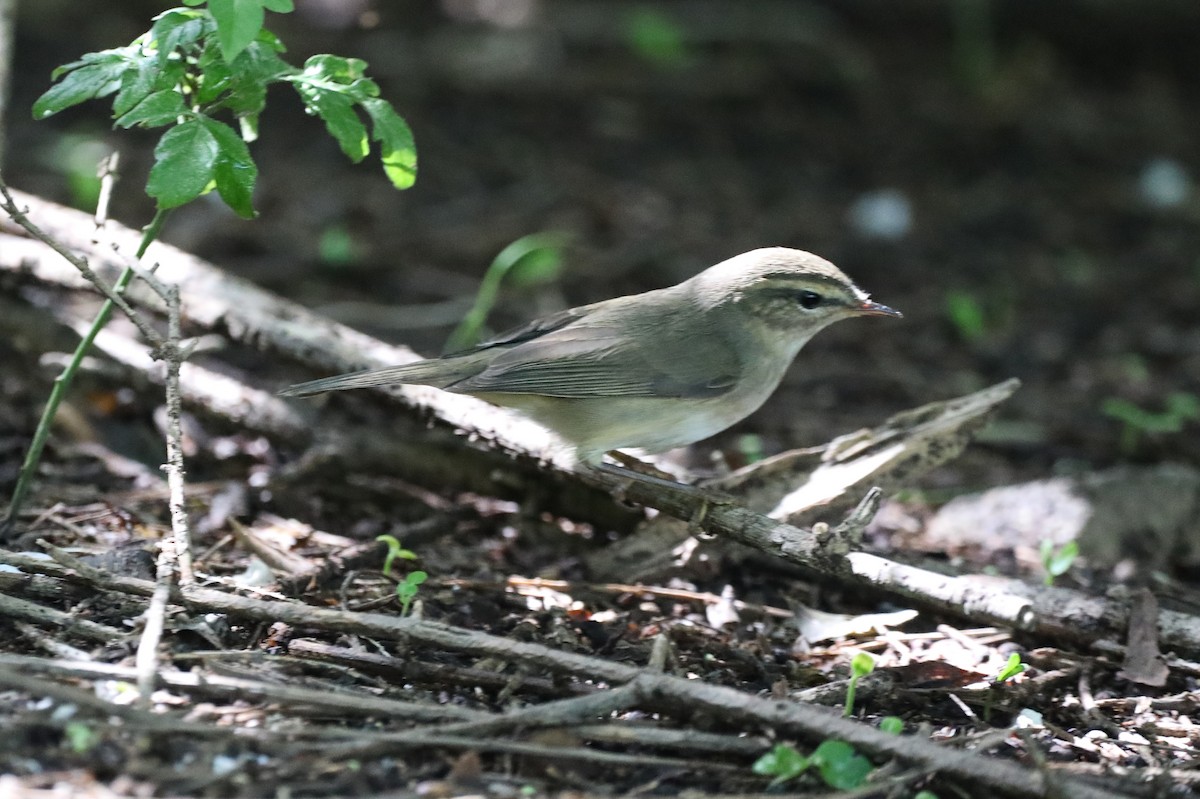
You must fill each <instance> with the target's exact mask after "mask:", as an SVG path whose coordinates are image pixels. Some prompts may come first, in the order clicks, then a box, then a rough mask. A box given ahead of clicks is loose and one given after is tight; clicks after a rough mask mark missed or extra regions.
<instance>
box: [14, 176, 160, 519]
mask: <svg viewBox="0 0 1200 799" xmlns="http://www.w3.org/2000/svg"><path fill="white" fill-rule="evenodd" d="M0 193H2V194H3V197H4V203H3V207H4V209H5V210H7V211H8V212H9V213H10V215H11V214H12V211H16V212H17V214H18V215H17V216H13V220H14V221H16V222H17V223H18V224H21V223H20V218H23V217H24V216H25V214H24V213H22V212H21V211H20V209H18V208H17V206H16V202H15V201H14V200H13V197H12V195H11V194H10V193H9V191H8V186H7V184H5V183H4V179H3V176H2V175H0ZM169 214H170V211H168V210H164V209H162V208H159V209H158V210H157V211H156V212H155V214H154V218H153V219H152V220H151V221H150V224H149V225H147V226H146V228H145V230H143V231H142V238H141V242H140V243H139V245H138V249H137V256H136V257H137V258H141V257H142V256H143V255H145V254H146V248H147V247H149V246H150V242H152V241H154V240H155V239H156V238H158V234H159V232H160V231H161V230H162V226H163V224H164V223H165V222H166V221H167V216H168V215H169ZM26 221H28V220H26ZM30 234H31V235H33V234H32V231H30ZM43 243H44V244H45V245H46V246H48V247H50V248H51V249H52V250H54V251H55V252H56V253H58V254H60V255H62V256H63V257H64V258H65V259H66V260H67V261H69V262H70V263H71V264H72V265H73V266H76V267H78V264H76V263H75V261H73V260H72V258H73V257H74V255H73V254H71V253H69V251H66V250H65V248H63V247H61V245H58V246H56V244H57V243H56V242H51V241H43ZM133 274H134V273H133V270H132V269H130V268H128V267H126V268H125V269H124V270H123V271H122V272H121V274H120V276H119V277H118V278H117V281H116V283H114V284H113V285H112V296H109V297H108V299H106V300H105V301H104V304H103V305H102V306H100V310H99V312H97V314H96V318H95V319H94V320H93V321H92V325H91V327H90V328H89V329H88V332H87V333H86V334H84V336H83V338H82V339H80V341H79V344H78V345H77V346H76V347H75V352H74V353H72V355H71V360H70V361H69V362H68V363H67V365H66V367H64V368H63V370H62V372H60V373H59V375H58V376H57V377H56V378H54V387H53V388H52V389H51V391H50V397H49V398H48V399H47V400H46V407H45V408H44V409H43V410H42V416H41V418H40V419H38V426H37V429H36V430H35V431H34V434H33V440H32V441H31V442H30V444H29V451H28V452H26V453H25V460H24V462H23V463H22V464H21V471H20V473H19V474H18V476H17V486H16V488H15V489H13V495H12V500H11V502H10V503H9V506H8V514H7V516H6V517H5V519H4V522H3V523H2V524H0V538H3V536H4V534H5V533H6V532H7V531H8V530H9V529H10V528H11V527H12V526H13V525H14V524H15V523H16V520H17V518H18V517H19V515H20V513H21V505H22V503H23V502H24V501H25V495H26V494H27V493H28V492H29V487H30V485H31V484H32V482H33V475H34V474H35V473H36V471H37V465H38V463H39V462H40V461H41V459H42V450H43V449H45V447H46V441H47V440H48V439H49V438H50V427H51V425H52V424H53V422H54V417H55V416H56V415H57V414H58V407H59V405H61V404H62V401H63V399H64V398H65V397H66V394H67V389H68V388H70V386H71V382H72V381H73V380H74V379H75V374H76V373H77V372H78V371H79V366H80V364H82V363H83V359H84V356H86V355H87V354H88V353H89V352H90V351H91V349H92V343H93V342H94V341H95V340H96V336H97V335H99V334H100V331H101V330H102V329H103V328H104V326H105V325H106V324H108V320H109V318H110V317H111V316H112V312H113V308H115V307H116V306H117V303H116V301H115V300H114V297H117V298H119V297H120V294H121V293H122V292H123V291H125V289H126V287H128V285H129V281H131V280H133ZM99 285H103V284H102V283H101V284H99ZM131 318H133V317H131ZM149 340H151V341H153V340H155V339H153V338H151V339H149Z"/></svg>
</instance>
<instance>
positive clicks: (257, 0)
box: [208, 0, 264, 61]
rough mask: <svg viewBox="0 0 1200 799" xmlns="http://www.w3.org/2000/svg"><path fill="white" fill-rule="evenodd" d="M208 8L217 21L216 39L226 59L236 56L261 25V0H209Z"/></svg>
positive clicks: (262, 16) (251, 39) (252, 39)
mask: <svg viewBox="0 0 1200 799" xmlns="http://www.w3.org/2000/svg"><path fill="white" fill-rule="evenodd" d="M208 10H209V13H210V14H212V16H213V19H214V20H215V21H216V23H217V41H218V42H220V44H221V52H222V53H223V54H224V56H225V60H226V61H232V60H233V59H235V58H237V56H238V53H240V52H242V51H243V50H245V49H246V47H248V46H249V45H250V42H252V41H254V39H255V37H256V36H258V32H259V30H261V29H262V26H263V18H264V14H263V4H262V0H209V2H208Z"/></svg>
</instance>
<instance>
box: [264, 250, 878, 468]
mask: <svg viewBox="0 0 1200 799" xmlns="http://www.w3.org/2000/svg"><path fill="white" fill-rule="evenodd" d="M864 315H874V316H900V314H899V312H897V311H894V310H892V309H891V308H888V307H887V306H885V305H880V304H879V303H876V302H873V301H872V300H871V299H870V298H869V297H868V295H867V294H866V293H865V292H863V291H862V290H861V289H859V288H858V287H857V286H855V285H854V283H852V282H851V281H850V279H849V278H848V277H846V276H845V275H844V274H842V272H841V271H840V270H839V269H838V268H837V267H835V266H834V265H833V264H831V263H829V262H828V261H826V260H824V259H822V258H819V257H817V256H816V255H813V254H812V253H808V252H804V251H802V250H792V249H787V248H783V247H770V248H765V249H760V250H752V251H750V252H747V253H743V254H741V255H738V256H735V257H733V258H730V259H729V260H726V261H722V262H721V263H719V264H717V265H716V266H712V267H709V268H708V269H706V270H704V271H703V272H701V273H699V274H698V275H696V276H694V277H692V278H690V279H688V280H685V281H684V282H682V283H680V284H678V285H675V286H670V287H669V288H663V289H656V290H654V291H647V292H645V293H643V294H634V295H630V296H627V297H617V298H615V299H611V300H605V301H603V302H597V303H593V304H592V305H584V306H582V307H579V308H571V309H569V310H566V311H561V312H559V313H557V314H553V315H551V316H547V317H544V318H541V319H538V320H536V321H533V322H531V323H529V324H527V325H525V326H524V327H520V328H517V329H515V330H511V331H509V332H507V333H505V334H503V335H500V336H497V337H495V338H492V339H490V340H488V341H484V342H483V343H481V344H479V345H478V346H476V347H473V348H472V349H470V350H466V351H465V352H459V353H454V354H451V355H447V356H444V357H441V358H431V359H429V360H424V361H417V362H415V363H410V364H405V365H403V366H391V367H387V368H384V369H374V370H370V371H366V372H356V373H351V374H345V375H338V376H336V377H327V378H323V379H321V380H313V381H311V382H308V383H300V384H298V385H294V386H291V387H289V388H286V389H284V390H283V391H282V392H280V393H282V394H284V395H289V396H305V395H309V394H319V393H322V392H326V391H340V390H343V389H348V388H365V387H368V386H380V385H391V384H402V383H408V384H417V385H426V386H434V387H436V388H440V389H442V390H444V391H452V392H454V393H458V394H471V395H473V396H476V397H480V398H481V399H484V400H487V401H488V402H492V403H495V404H497V405H503V406H506V407H510V408H515V409H516V410H518V411H521V412H523V413H525V414H526V415H528V416H530V417H531V418H533V419H534V420H535V421H537V422H540V423H541V424H543V425H545V426H546V427H549V428H550V429H551V430H553V431H555V432H556V433H557V434H558V435H559V436H560V437H562V438H563V439H565V440H566V441H567V442H569V443H570V444H571V445H572V446H573V447H574V449H575V454H576V456H577V458H578V459H579V460H580V461H582V462H584V463H589V464H597V463H599V462H600V459H601V457H602V456H603V455H604V453H605V452H608V451H610V450H613V449H623V448H627V447H635V448H640V449H644V450H647V451H650V452H662V451H665V450H668V449H672V448H674V447H680V446H684V445H686V444H690V443H692V442H695V441H699V440H700V439H702V438H707V437H708V436H710V435H713V434H714V433H718V432H720V431H721V430H724V429H725V428H727V427H729V426H730V425H732V424H734V423H735V422H738V421H740V420H741V419H743V418H745V417H746V416H748V415H749V414H751V413H753V412H754V411H755V410H756V409H757V408H758V407H759V406H760V405H762V404H763V402H764V401H766V399H767V397H769V396H770V395H771V393H772V392H773V391H774V390H775V388H776V386H778V385H779V381H780V380H781V379H782V378H783V375H784V372H786V371H787V368H788V366H789V365H790V364H791V362H792V360H793V359H794V358H795V357H796V354H797V353H798V352H799V351H800V348H801V347H803V346H804V344H805V343H807V342H808V340H809V339H810V338H812V336H813V335H814V334H816V333H817V332H818V331H820V330H821V329H822V328H824V327H826V326H827V325H830V324H832V323H833V322H836V321H838V320H839V319H846V318H848V317H851V316H864Z"/></svg>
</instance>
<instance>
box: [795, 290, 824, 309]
mask: <svg viewBox="0 0 1200 799" xmlns="http://www.w3.org/2000/svg"><path fill="white" fill-rule="evenodd" d="M796 302H798V303H800V307H801V308H807V309H808V310H810V311H811V310H812V309H813V308H816V307H817V306H818V305H820V304H821V295H820V294H818V293H817V292H815V291H802V292H800V293H799V294H797V295H796Z"/></svg>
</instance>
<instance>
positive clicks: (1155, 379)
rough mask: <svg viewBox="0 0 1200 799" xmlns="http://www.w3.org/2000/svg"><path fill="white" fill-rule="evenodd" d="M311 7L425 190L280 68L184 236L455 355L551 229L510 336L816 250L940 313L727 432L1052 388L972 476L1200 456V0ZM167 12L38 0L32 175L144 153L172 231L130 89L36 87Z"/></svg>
mask: <svg viewBox="0 0 1200 799" xmlns="http://www.w3.org/2000/svg"><path fill="white" fill-rule="evenodd" d="M296 5H297V13H295V14H293V15H287V16H279V15H271V16H270V17H269V21H268V26H269V27H270V28H272V29H273V30H274V31H275V32H276V33H278V34H279V35H280V36H281V37H282V38H283V40H284V41H285V42H286V43H287V44H288V46H289V53H288V58H289V60H291V61H292V62H293V63H301V62H302V61H303V59H304V58H305V57H307V56H308V55H311V54H313V53H318V52H332V53H337V54H340V55H345V56H355V57H359V58H363V59H365V60H366V61H367V62H368V63H369V74H371V75H372V76H373V77H374V78H375V79H376V80H378V81H379V83H380V84H381V86H382V87H383V93H384V96H385V97H386V98H387V99H389V100H391V101H392V102H393V103H394V104H395V106H396V108H397V109H398V110H399V112H400V113H401V114H402V115H403V116H405V118H406V119H407V120H408V122H409V123H410V125H411V126H412V128H413V131H414V134H415V137H416V142H417V149H418V154H419V162H420V173H419V178H418V181H417V184H416V186H415V187H414V188H413V189H411V190H409V191H407V192H402V193H401V192H396V191H394V190H393V189H391V188H390V186H389V184H388V183H387V181H386V180H385V179H384V177H383V175H382V173H381V171H380V170H379V168H378V161H377V160H376V161H372V160H371V159H368V161H366V162H364V163H363V164H360V165H357V166H356V165H351V164H350V163H348V162H347V161H346V159H345V158H344V157H343V156H342V154H341V153H340V151H339V150H338V148H337V145H336V144H335V143H334V141H333V140H332V139H330V138H329V137H328V136H327V135H326V134H325V132H324V129H323V126H322V125H321V123H320V122H319V121H317V120H315V119H313V118H310V117H307V116H306V115H305V114H304V112H303V109H302V108H301V106H300V104H299V102H298V100H297V99H296V98H295V96H294V95H293V94H290V93H289V91H288V90H286V89H285V88H277V89H274V90H273V93H272V95H271V102H270V106H269V109H268V112H267V114H266V115H265V117H264V119H263V121H262V126H261V131H262V135H261V139H260V140H259V141H258V142H257V143H255V144H254V145H253V152H254V155H255V157H256V158H257V159H258V163H259V167H260V180H259V186H258V191H257V194H256V200H255V202H256V207H257V208H258V210H259V211H260V218H259V219H258V220H255V221H253V222H247V221H243V220H239V219H237V218H236V217H235V216H234V215H233V214H232V213H231V212H228V211H227V210H226V209H224V207H223V206H222V205H221V204H220V203H219V202H218V201H216V200H212V201H203V202H199V203H196V204H194V205H192V206H189V207H187V208H186V209H184V210H183V211H182V212H179V213H177V214H176V215H175V216H174V217H173V218H172V220H171V222H170V223H169V225H168V227H167V230H166V233H165V238H166V239H167V240H169V241H171V242H173V243H175V244H178V245H180V246H182V247H184V248H187V249H188V250H191V251H193V252H195V253H196V254H198V255H201V256H203V257H205V258H208V259H211V260H213V261H215V262H216V263H217V264H219V265H221V266H222V267H224V268H227V269H229V270H231V271H234V272H236V273H238V274H241V275H244V276H246V277H249V278H251V279H253V280H255V281H256V282H258V283H260V284H262V285H264V286H267V287H270V288H272V289H275V290H277V291H280V292H282V293H284V294H287V295H289V296H291V297H293V298H295V299H297V300H299V301H302V302H305V303H307V304H310V305H312V306H314V307H318V308H322V309H324V310H326V311H327V312H328V313H330V314H331V315H333V316H335V317H337V318H339V319H342V320H344V321H347V322H348V323H351V324H354V325H355V326H358V327H361V328H363V329H365V330H368V331H369V332H372V333H375V334H378V335H381V336H384V337H386V338H389V339H392V340H397V341H403V342H405V343H408V344H410V345H412V346H413V347H414V348H415V349H417V350H418V351H421V352H424V353H430V354H432V353H436V352H437V351H438V350H439V349H440V348H441V346H442V344H443V343H444V341H445V339H446V336H447V335H448V333H449V331H450V330H451V329H452V327H453V325H454V323H455V322H456V321H457V320H458V318H459V316H460V315H461V314H462V312H463V311H464V310H465V308H466V307H467V305H469V302H470V299H471V297H472V296H473V294H474V291H475V289H476V287H477V286H478V283H479V280H480V278H481V277H482V275H483V273H484V271H485V270H486V268H487V265H488V263H489V262H490V261H491V259H492V258H493V257H494V256H495V255H496V253H497V252H499V251H500V250H501V249H503V248H504V247H505V246H506V245H507V244H509V243H510V242H512V241H514V240H516V239H518V238H520V237H521V236H524V235H527V234H530V233H536V232H539V231H549V230H556V231H565V232H567V233H569V234H570V236H571V244H570V245H569V246H568V247H567V249H566V250H565V253H564V263H563V270H562V272H561V274H560V275H559V277H558V278H557V279H556V280H553V281H551V282H548V283H540V284H537V285H526V286H520V285H515V286H510V287H507V288H506V289H505V290H504V291H503V292H502V295H501V300H500V304H499V306H498V307H497V309H496V311H495V312H494V314H493V322H494V324H495V326H496V327H504V326H507V325H509V324H513V323H516V322H519V321H521V320H522V319H525V318H528V317H529V316H530V315H532V314H534V313H537V312H541V311H546V310H550V309H554V308H559V307H563V306H565V305H570V304H582V303H585V302H591V301H595V300H598V299H603V298H607V297H610V296H614V295H617V294H621V293H628V292H633V291H640V290H644V289H647V288H652V287H656V286H661V285H666V284H669V283H674V282H676V281H678V280H681V279H683V278H684V277H687V276H689V275H691V274H693V273H694V272H696V271H698V270H699V269H701V268H703V267H705V266H707V265H709V264H711V263H714V262H716V261H718V260H721V259H723V258H725V257H728V256H730V255H733V254H736V253H738V252H741V251H743V250H747V249H751V248H754V247H759V246H765V245H787V246H794V247H800V248H803V249H808V250H812V251H814V252H817V253H819V254H821V255H823V256H825V257H828V258H830V259H831V260H833V261H834V262H835V263H837V264H839V265H840V266H841V267H842V268H843V269H845V271H846V272H847V273H849V274H850V275H851V276H852V277H853V278H854V279H855V280H856V281H857V282H858V283H859V284H860V285H862V286H863V287H864V288H866V289H867V290H868V291H871V292H872V293H873V295H874V296H875V297H876V298H877V299H879V300H880V301H883V302H886V303H887V304H889V305H893V306H895V307H898V308H900V309H902V310H903V311H904V312H905V314H906V316H905V319H904V320H903V322H900V323H892V322H889V321H883V320H864V321H861V322H854V323H847V324H844V325H840V326H838V327H836V328H834V329H832V330H830V331H828V332H827V333H824V334H822V336H821V337H819V338H818V339H817V340H816V342H814V344H812V345H810V346H809V348H807V349H806V350H805V352H804V353H803V354H802V356H801V358H800V359H799V361H798V362H797V365H796V366H795V367H794V368H793V370H792V372H791V374H790V376H789V378H788V380H787V381H786V382H785V384H784V386H783V388H782V389H781V390H780V392H779V394H778V395H777V396H776V397H775V398H774V399H773V400H772V401H771V402H770V403H769V405H768V406H767V407H766V408H764V409H763V411H761V412H760V413H759V414H757V415H755V416H754V417H752V418H751V419H750V420H748V421H747V422H745V423H743V424H742V425H740V426H739V427H738V428H737V429H735V430H733V431H730V432H729V433H727V434H725V435H724V436H723V437H722V438H721V439H720V443H721V444H722V445H725V446H727V447H729V448H730V449H736V448H737V447H736V446H735V444H736V442H738V441H739V436H740V435H742V434H744V433H747V432H754V433H756V434H759V435H761V437H762V446H763V447H764V448H765V449H766V450H767V451H773V450H776V449H779V448H782V447H786V446H801V445H810V444H816V443H820V442H822V441H824V440H826V439H827V438H829V437H830V435H832V434H835V433H841V432H847V431H849V430H852V429H854V428H855V427H858V426H861V425H865V424H872V423H877V422H878V421H880V420H881V419H882V418H884V417H885V416H887V415H888V414H891V413H894V412H896V411H899V410H902V409H905V408H907V407H910V406H914V405H918V404H921V403H924V402H928V401H932V400H936V399H945V398H948V397H950V396H953V395H955V394H958V393H962V392H965V391H969V390H972V389H975V388H979V387H982V386H984V385H986V384H988V383H991V382H995V381H998V380H1002V379H1004V378H1007V377H1010V376H1017V377H1020V378H1021V379H1022V380H1024V381H1025V388H1024V389H1023V390H1022V391H1021V392H1020V393H1019V394H1018V395H1017V397H1015V398H1014V400H1013V401H1012V402H1011V404H1010V405H1009V406H1008V407H1007V409H1006V411H1005V414H1004V418H1003V419H1002V420H1001V423H1000V424H998V425H996V426H995V427H994V428H993V429H992V430H991V431H989V433H988V435H987V437H986V438H987V441H986V443H985V444H984V445H983V446H981V447H980V448H979V449H978V452H976V453H975V454H974V455H973V460H972V459H968V461H967V462H966V464H965V465H963V466H961V467H957V468H960V469H966V470H968V473H967V474H966V476H965V477H964V475H963V473H962V472H957V473H954V474H946V475H943V476H942V478H941V479H943V480H944V481H946V482H956V481H962V480H966V481H967V482H972V483H980V482H998V481H1001V480H1005V479H1010V478H1012V477H1013V476H1015V475H1024V476H1031V475H1044V474H1046V473H1047V472H1049V471H1055V470H1058V471H1061V470H1064V469H1070V468H1080V467H1082V468H1094V467H1098V466H1103V465H1107V464H1111V463H1113V462H1116V461H1122V460H1133V461H1142V462H1151V461H1161V460H1182V461H1190V462H1192V463H1197V462H1200V455H1198V454H1197V452H1200V448H1198V447H1197V446H1196V444H1197V442H1198V441H1200V435H1198V433H1200V420H1195V419H1190V418H1189V412H1188V410H1187V409H1188V408H1189V407H1191V404H1190V403H1192V402H1194V401H1196V397H1197V395H1200V324H1198V320H1200V259H1198V257H1197V252H1198V244H1200V227H1198V224H1197V223H1198V221H1200V199H1198V197H1197V194H1196V191H1195V185H1194V179H1195V177H1196V176H1197V174H1200V137H1198V136H1197V130H1198V129H1200V113H1198V111H1197V109H1198V108H1200V102H1198V100H1200V97H1198V96H1197V95H1198V94H1200V92H1198V91H1197V86H1198V82H1200V78H1198V76H1200V6H1197V5H1196V4H1195V3H1194V2H1191V1H1190V0H1160V1H1158V2H1154V3H1136V2H1112V1H1106V0H1064V1H1063V2H1055V3H1042V2H1034V1H1033V0H1023V1H1021V2H1017V1H1016V0H1013V1H1011V2H1000V1H999V0H996V1H995V2H989V1H988V0H943V1H941V2H933V1H932V0H929V1H925V2H906V3H894V2H886V1H884V0H839V1H836V2H835V1H833V0H830V1H829V2H816V1H814V2H799V1H797V2H783V1H777V2H770V1H764V2H739V1H738V0H672V1H670V2H666V1H665V0H664V1H662V2H608V1H606V0H552V1H551V0H440V1H439V2H415V1H408V2H382V1H381V0H296ZM167 7H168V4H165V3H164V4H159V3H151V2H135V1H133V0H126V1H124V2H108V3H103V4H97V3H91V2H83V1H82V0H36V1H35V0H25V2H22V3H21V4H20V8H19V28H18V36H17V63H16V66H15V84H14V100H13V106H12V109H11V111H10V115H11V116H10V118H9V119H8V120H7V125H8V126H9V151H8V153H7V154H6V176H7V178H8V180H9V182H10V183H11V184H13V185H14V186H16V187H18V188H22V189H25V190H28V191H32V192H35V193H39V194H42V195H45V196H48V197H50V198H53V199H57V200H60V201H63V202H67V203H71V204H77V205H80V206H81V207H88V205H89V203H90V202H91V201H92V200H91V196H92V195H91V194H90V192H92V191H94V186H93V180H92V175H93V174H94V171H95V163H96V161H97V160H98V158H99V156H100V155H101V154H103V152H104V151H105V150H106V148H111V147H118V148H119V149H120V150H121V153H122V157H123V159H124V160H123V165H124V168H123V172H124V174H125V178H124V179H123V183H122V184H121V186H120V187H119V190H118V194H117V197H116V200H115V205H114V213H115V216H116V217H117V218H119V219H121V220H122V221H124V222H126V223H127V224H130V225H133V226H139V225H141V224H143V223H145V222H146V221H147V220H148V219H149V218H150V216H151V212H152V208H151V205H150V203H149V202H148V201H147V199H146V198H145V197H144V195H143V194H142V190H141V186H142V185H144V179H145V174H146V172H147V170H148V169H149V165H150V149H151V147H152V146H153V141H154V136H153V135H152V134H145V133H137V132H133V133H130V132H125V131H121V132H113V131H112V130H111V129H110V121H109V119H108V118H107V116H106V111H107V106H106V105H105V104H104V103H89V104H85V105H83V106H81V107H79V108H76V109H72V110H71V111H70V112H67V113H64V114H61V115H59V116H57V117H54V118H52V119H50V120H48V121H44V122H38V123H34V122H32V121H31V120H30V118H29V115H28V109H29V106H30V105H31V104H32V102H33V100H34V99H35V98H36V97H37V96H38V95H39V94H40V93H41V92H42V91H44V90H45V89H46V88H47V86H48V85H49V76H50V72H51V70H52V69H53V68H54V67H55V66H57V65H59V64H62V63H65V62H68V61H71V60H74V59H75V58H77V57H78V56H79V55H80V54H82V53H83V52H86V51H90V50H97V49H102V48H107V47H116V46H120V45H123V44H126V43H127V42H129V41H130V40H131V39H132V38H133V37H134V36H136V35H137V34H138V33H140V32H141V31H143V30H145V29H146V28H147V27H148V25H149V19H150V17H151V16H152V15H154V14H156V13H158V12H160V11H162V10H164V9H165V8H167ZM1189 397H1190V398H1191V399H1190V400H1189V399H1188V398H1189ZM1181 398H1182V399H1181ZM1116 400H1121V401H1125V402H1126V403H1127V407H1128V404H1132V406H1135V407H1138V408H1142V409H1144V410H1145V411H1146V412H1147V413H1149V414H1151V415H1154V414H1160V413H1161V412H1162V411H1163V410H1164V409H1165V408H1167V407H1169V406H1170V407H1175V408H1176V409H1177V410H1178V411H1179V414H1180V415H1181V418H1180V419H1179V420H1178V421H1179V424H1178V425H1177V426H1176V427H1177V428H1178V429H1177V430H1166V431H1159V432H1154V431H1151V430H1149V428H1148V427H1147V425H1146V423H1145V421H1144V420H1143V423H1141V424H1142V427H1145V428H1146V429H1141V428H1139V429H1137V430H1135V434H1134V435H1130V434H1129V427H1130V425H1134V426H1135V427H1137V426H1138V424H1139V423H1138V422H1136V420H1135V421H1131V420H1130V417H1129V415H1128V414H1126V415H1125V416H1124V417H1121V416H1120V414H1116V415H1114V412H1113V410H1112V409H1113V404H1112V403H1113V402H1114V401H1116ZM1106 407H1107V408H1108V411H1107V412H1106ZM972 469H974V471H970V470H972Z"/></svg>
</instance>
